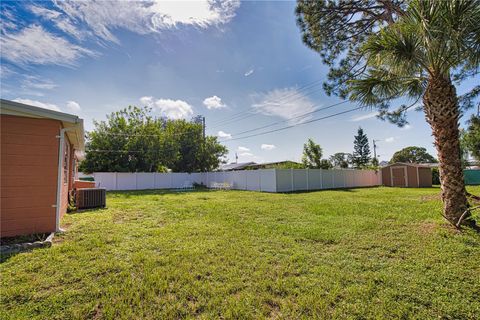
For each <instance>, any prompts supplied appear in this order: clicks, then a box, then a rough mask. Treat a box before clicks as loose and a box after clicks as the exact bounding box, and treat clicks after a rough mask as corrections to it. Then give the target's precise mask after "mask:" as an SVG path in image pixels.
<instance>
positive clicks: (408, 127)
mask: <svg viewBox="0 0 480 320" xmlns="http://www.w3.org/2000/svg"><path fill="white" fill-rule="evenodd" d="M410 129H412V126H411V125H409V124H406V125H404V126H403V127H401V128H400V130H404V131H405V130H410Z"/></svg>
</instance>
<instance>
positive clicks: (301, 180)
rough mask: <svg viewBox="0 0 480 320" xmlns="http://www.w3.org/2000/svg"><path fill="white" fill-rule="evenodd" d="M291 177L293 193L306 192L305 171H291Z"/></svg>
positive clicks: (306, 177) (306, 178) (306, 176)
mask: <svg viewBox="0 0 480 320" xmlns="http://www.w3.org/2000/svg"><path fill="white" fill-rule="evenodd" d="M292 175H293V190H294V191H302V190H308V175H307V169H293V170H292Z"/></svg>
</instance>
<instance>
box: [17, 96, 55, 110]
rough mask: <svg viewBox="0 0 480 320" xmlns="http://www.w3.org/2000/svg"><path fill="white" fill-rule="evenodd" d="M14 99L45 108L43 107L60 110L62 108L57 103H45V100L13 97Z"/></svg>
mask: <svg viewBox="0 0 480 320" xmlns="http://www.w3.org/2000/svg"><path fill="white" fill-rule="evenodd" d="M13 101H15V102H19V103H23V104H28V105H31V106H35V107H39V108H43V109H49V110H53V111H60V108H59V107H57V105H55V104H52V103H45V102H40V101H37V100H30V99H22V98H17V99H13Z"/></svg>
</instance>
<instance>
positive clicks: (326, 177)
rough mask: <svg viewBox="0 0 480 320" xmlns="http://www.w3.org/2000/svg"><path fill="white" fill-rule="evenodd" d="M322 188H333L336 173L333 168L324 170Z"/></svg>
mask: <svg viewBox="0 0 480 320" xmlns="http://www.w3.org/2000/svg"><path fill="white" fill-rule="evenodd" d="M322 182H323V188H322V189H332V188H334V175H333V170H322Z"/></svg>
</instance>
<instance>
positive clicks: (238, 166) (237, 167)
mask: <svg viewBox="0 0 480 320" xmlns="http://www.w3.org/2000/svg"><path fill="white" fill-rule="evenodd" d="M253 164H255V162H242V163H229V164H223V165H221V166H220V168H219V169H218V170H220V171H232V170H242V169H245V168H246V167H248V166H250V165H253Z"/></svg>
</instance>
